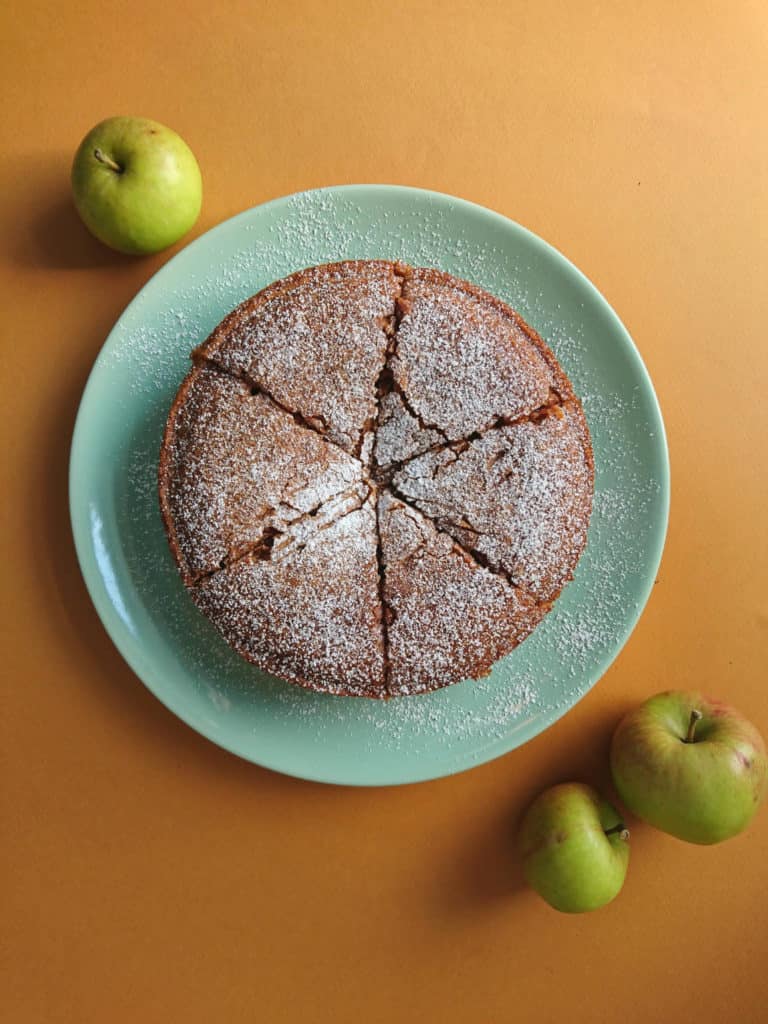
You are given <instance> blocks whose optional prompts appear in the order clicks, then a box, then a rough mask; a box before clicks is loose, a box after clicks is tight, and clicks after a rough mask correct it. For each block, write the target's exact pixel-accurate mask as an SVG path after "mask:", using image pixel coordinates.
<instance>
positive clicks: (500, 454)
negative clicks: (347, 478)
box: [394, 405, 593, 601]
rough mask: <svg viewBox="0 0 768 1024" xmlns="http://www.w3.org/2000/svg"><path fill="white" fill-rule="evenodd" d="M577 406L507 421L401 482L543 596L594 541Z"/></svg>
mask: <svg viewBox="0 0 768 1024" xmlns="http://www.w3.org/2000/svg"><path fill="white" fill-rule="evenodd" d="M587 444H588V441H587V439H586V435H585V429H584V420H583V416H582V414H581V410H580V409H579V408H578V406H575V405H571V406H565V407H562V408H560V407H556V408H555V409H554V410H553V411H552V413H550V414H549V415H547V416H546V417H545V418H544V419H543V420H541V421H540V422H530V421H527V422H523V423H517V424H515V425H511V426H506V425H502V426H500V427H498V428H496V429H492V430H489V431H487V433H485V434H483V435H482V436H481V437H479V438H477V439H476V440H474V441H473V442H472V443H471V444H470V445H469V446H468V447H467V448H466V449H464V450H459V451H456V450H454V449H453V448H444V449H442V450H439V451H437V452H430V453H427V454H425V455H422V456H420V457H419V458H417V459H414V460H412V461H411V462H409V463H408V464H407V465H406V466H404V467H403V469H402V470H400V472H398V473H397V474H395V477H394V484H395V486H396V487H397V489H398V493H401V494H403V495H405V496H407V497H408V498H410V499H412V500H413V501H415V502H416V504H417V505H418V506H419V508H420V509H421V510H422V511H423V512H425V513H426V514H427V515H429V516H431V517H432V518H433V519H435V521H436V522H437V523H438V524H439V525H440V526H441V527H442V528H444V529H446V530H448V532H449V533H451V534H452V535H453V536H454V537H455V538H456V540H458V541H459V542H460V543H462V544H463V545H465V546H466V547H467V548H468V549H470V550H474V551H477V552H479V553H481V554H482V555H484V556H485V557H486V558H487V559H488V561H489V563H490V564H491V565H492V566H493V567H494V568H496V569H500V570H503V571H504V572H505V573H507V574H508V575H509V577H510V578H511V579H512V580H513V581H514V582H515V583H516V584H517V585H518V586H521V587H524V588H525V589H526V590H527V591H529V592H530V593H532V594H534V595H535V597H536V599H537V600H539V601H551V600H553V599H554V598H555V597H556V596H557V594H558V593H559V592H560V590H561V588H562V587H563V584H564V583H566V582H567V581H568V580H569V579H570V578H571V576H572V574H573V571H574V569H575V567H576V562H577V561H578V558H579V556H580V555H581V552H582V550H583V548H584V544H585V542H586V532H587V526H588V525H589V516H590V511H591V505H592V489H593V474H592V465H591V460H590V459H589V458H588V454H587V451H588V449H586V448H585V445H587Z"/></svg>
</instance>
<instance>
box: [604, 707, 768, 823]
mask: <svg viewBox="0 0 768 1024" xmlns="http://www.w3.org/2000/svg"><path fill="white" fill-rule="evenodd" d="M611 772H612V774H613V781H614V785H615V786H616V791H617V793H618V794H619V796H620V797H621V800H622V801H623V803H624V804H625V805H626V806H627V807H628V808H629V810H630V811H632V813H633V814H636V815H637V817H638V818H642V819H643V821H647V822H648V823H649V824H650V825H654V826H655V827H656V828H658V829H661V830H662V831H663V832H669V833H670V835H673V836H677V838H678V839H685V840H687V842H689V843H719V842H721V840H723V839H730V837H731V836H735V835H738V833H739V832H742V831H743V830H744V829H745V828H746V827H747V825H748V824H749V822H750V821H751V820H752V817H753V816H754V814H755V811H756V810H757V808H758V806H759V805H760V801H761V800H762V799H763V796H764V795H765V791H766V783H767V782H768V756H766V749H765V744H764V743H763V740H762V737H761V736H760V733H759V732H758V731H757V729H756V728H755V727H754V726H753V725H752V724H751V723H750V722H749V721H747V719H746V718H744V717H743V716H742V715H741V714H740V713H739V712H738V711H736V709H735V708H732V707H729V706H728V705H727V704H723V703H722V702H721V701H717V700H713V699H711V698H709V697H704V696H703V695H702V694H700V693H683V692H680V691H675V690H670V691H668V692H666V693H659V694H657V695H656V696H655V697H651V698H650V699H649V700H647V701H645V703H644V704H641V705H640V707H638V708H635V710H634V711H630V712H629V714H627V715H625V716H624V718H623V719H622V720H621V721H620V722H619V724H618V726H617V728H616V731H615V732H614V734H613V740H612V742H611Z"/></svg>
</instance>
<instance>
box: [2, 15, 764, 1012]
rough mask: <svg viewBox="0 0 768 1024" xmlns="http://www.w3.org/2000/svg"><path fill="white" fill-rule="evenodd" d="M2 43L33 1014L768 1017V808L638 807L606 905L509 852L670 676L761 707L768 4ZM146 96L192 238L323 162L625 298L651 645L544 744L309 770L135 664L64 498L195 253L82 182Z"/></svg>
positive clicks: (31, 18)
mask: <svg viewBox="0 0 768 1024" xmlns="http://www.w3.org/2000/svg"><path fill="white" fill-rule="evenodd" d="M0 38H2V40H3V57H4V59H3V62H2V67H1V68H0V84H1V85H2V96H3V122H4V123H3V132H2V141H1V142H0V146H2V157H3V159H2V161H0V173H2V189H1V190H0V206H1V207H2V236H1V240H0V245H1V246H2V260H3V264H2V288H3V303H2V308H3V349H4V354H3V366H4V379H5V385H4V387H3V401H2V405H1V407H0V415H2V419H3V425H2V439H3V444H2V472H3V478H2V504H1V506H0V515H1V516H2V528H1V529H0V537H2V542H3V556H2V570H3V571H2V575H1V576H0V587H1V588H2V629H3V636H4V639H3V668H4V671H3V679H4V685H3V698H2V753H3V772H2V774H3V782H2V817H3V832H4V835H3V841H2V852H1V856H2V864H1V865H0V879H2V882H1V883H0V884H1V885H2V890H3V911H2V915H3V929H2V931H3V933H4V938H3V943H4V945H5V949H4V954H5V955H4V959H3V964H4V967H3V982H2V987H3V990H4V996H3V997H2V1000H1V1001H2V1004H3V1005H4V1007H5V1009H4V1010H3V1011H2V1016H3V1019H4V1020H7V1021H8V1022H9V1024H28V1022H29V1024H31V1022H45V1024H48V1022H59V1021H62V1022H73V1024H74V1022H76V1024H84V1022H103V1021H109V1022H111V1024H119V1022H123V1021H125V1022H136V1021H142V1022H155V1021H158V1022H159V1021H163V1022H165V1021H185V1022H190V1024H191V1022H209V1021H226V1022H241V1021H243V1022H245V1021H248V1022H250V1021H264V1022H283V1021H286V1022H293V1021H297V1022H303V1024H309V1022H331V1021H333V1022H352V1021H366V1022H370V1024H377V1022H384V1021H386V1022H389V1021H397V1022H403V1024H410V1022H416V1021H440V1022H442V1024H450V1022H467V1021H472V1022H481V1024H485V1022H496V1021H505V1022H506V1021H518V1020H519V1021H534V1022H538V1021H557V1022H561V1021H564V1020H565V1021H575V1022H582V1021H583V1022H589V1024H592V1022H598V1021H613V1020H620V1021H622V1022H623V1024H634V1022H646V1021H654V1022H655V1021H660V1022H664V1024H666V1022H672V1021H674V1022H683V1024H685V1022H688V1021H696V1022H697V1024H710V1022H712V1024H715V1022H721V1021H739V1022H743V1024H748V1022H758V1021H764V1020H766V1019H767V1017H766V1014H768V1010H766V1004H768V971H767V970H766V967H765V954H766V951H767V950H768V901H767V900H766V865H767V864H768V810H766V809H763V813H762V814H761V815H760V816H758V818H757V820H756V821H755V823H754V824H753V826H752V827H751V828H750V830H749V831H748V832H746V833H745V834H744V835H742V836H740V837H738V838H737V839H734V840H731V841H729V842H727V843H725V844H723V845H722V846H718V847H712V848H703V847H694V846H688V845H686V844H683V843H681V842H678V841H676V840H674V839H672V838H670V837H667V836H664V835H662V834H660V833H658V832H655V831H653V830H652V829H651V828H649V827H647V826H644V825H642V824H640V823H637V822H631V824H632V861H631V865H630V872H629V876H628V879H627V883H626V886H625V888H624V891H623V893H622V894H621V896H620V897H619V898H618V899H617V900H616V902H615V903H613V904H612V905H611V906H609V907H607V908H605V909H604V910H602V911H599V912H597V913H594V914H591V915H584V916H575V917H571V916H565V915H558V914H557V913H555V912H554V911H552V910H550V909H549V908H548V907H547V906H545V905H544V904H543V903H542V902H541V901H540V899H539V898H538V897H537V896H536V895H535V894H534V893H532V892H531V891H529V890H527V889H526V888H525V887H524V886H523V883H522V880H521V875H520V866H519V863H518V861H517V859H516V856H515V853H514V849H513V845H512V835H513V832H514V824H515V821H516V820H517V818H518V816H519V814H520V813H521V811H522V809H523V808H524V807H525V805H526V802H527V801H528V800H529V799H530V798H531V797H532V796H533V795H534V794H535V793H536V792H537V791H539V790H540V789H542V788H543V787H545V786H546V785H548V784H550V783H552V782H555V781H561V780H568V779H583V780H586V781H590V782H592V783H594V784H596V785H598V786H600V787H603V788H607V787H608V785H609V779H608V770H607V758H606V751H607V744H608V740H609V737H610V733H611V730H612V728H613V726H614V724H615V722H616V721H617V719H618V717H619V716H620V714H621V713H622V712H623V711H624V710H625V709H626V708H628V707H630V706H632V705H633V704H635V703H636V702H638V701H640V700H642V699H643V698H645V697H646V696H648V695H650V694H651V693H653V692H655V691H657V690H660V689H664V688H667V687H670V686H678V687H683V688H692V687H701V688H703V689H704V690H706V691H710V692H712V693H713V694H715V695H719V696H721V697H723V698H725V699H728V700H730V701H731V702H732V703H734V704H735V705H736V706H737V707H740V708H741V709H742V710H743V711H744V712H745V713H746V714H747V715H748V716H749V717H750V718H751V719H752V720H753V721H754V722H755V723H756V724H757V725H758V726H759V727H760V728H761V729H762V730H763V732H764V733H768V678H767V674H766V668H765V654H766V640H767V639H768V596H767V595H766V587H765V577H766V570H767V569H768V548H767V542H766V525H765V516H766V498H767V497H768V483H767V481H768V465H767V464H766V462H767V459H766V440H765V439H766V435H767V434H768V405H767V404H766V402H765V400H764V390H765V382H766V373H767V371H768V341H767V330H766V324H768V287H766V257H767V256H768V122H767V121H766V109H768V8H767V7H766V5H765V4H764V3H763V2H762V0H752V2H750V0H741V2H738V3H734V4H725V3H720V4H718V3H698V2H696V3H694V2H693V0H683V2H682V3H679V4H668V3H661V2H648V3H642V4H637V5H631V6H630V5H624V4H612V3H606V2H578V0H577V2H575V3H566V2H554V0H542V2H539V3H536V4H528V3H510V2H508V0H507V2H503V3H502V2H499V3H495V2H493V3H483V2H476V3H472V4H470V3H463V2H462V3H458V2H457V3H451V2H447V3H446V2H443V3H418V2H412V3H402V2H400V0H392V2H390V3H387V4H373V3H366V2H358V3H353V2H347V0H343V2H336V0H328V3H326V4H316V3H309V2H290V0H288V2H283V3H277V2H274V3H266V2H254V3H246V2H245V0H242V2H235V0H224V2H220V3H218V4H210V3H201V2H199V0H190V2H188V3H185V4H179V3H168V4H155V3H149V2H147V0H134V2H132V3H130V4H116V3H109V2H108V3H104V2H103V0H100V2H96V0H80V2H77V3H72V4H62V3H54V2H52V0H48V2H43V0H31V2H27V3H25V4H23V5H22V4H21V3H13V2H11V3H8V4H5V5H3V10H2V13H0ZM116 113H127V114H140V115H145V116H150V117H154V118H156V119H158V120H160V121H163V122H165V123H167V124H169V125H171V126H172V127H174V128H176V129H177V130H178V131H179V132H180V133H181V134H182V135H183V136H184V137H185V138H186V139H187V140H188V142H189V143H190V145H191V146H192V148H193V150H194V151H195V153H196V154H197V156H198V158H199V161H200V164H201V166H202V169H203V173H204V178H205V188H206V192H205V199H204V207H203V212H202V216H201V218H200V221H199V223H198V224H197V226H196V227H195V229H194V232H193V234H194V235H196V234H199V233H201V232H203V231H205V230H206V229H207V228H209V227H211V226H212V225H214V224H216V223H218V222H219V221H221V220H223V219H224V218H226V217H229V216H230V215H232V214H234V213H236V212H238V211H240V210H242V209H244V208H247V207H249V206H252V205H254V204H257V203H260V202H262V201H264V200H267V199H270V198H272V197H274V196H278V195H282V194H287V193H290V192H294V191H296V190H299V189H305V188H312V187H315V186H321V185H329V184H340V183H346V182H389V183H396V184H408V185H415V186H421V187H425V188H431V189H436V190H439V191H443V192H448V193H453V194H455V195H458V196H462V197H465V198H467V199H470V200H474V201H475V202H478V203H481V204H483V205H486V206H489V207H491V208H493V209H495V210H498V211H500V212H502V213H504V214H506V215H508V216H510V217H512V218H513V219H515V220H517V221H519V222H521V223H523V224H525V225H526V226H527V227H529V228H531V229H532V230H533V231H535V232H537V233H538V234H540V235H542V236H543V237H544V238H546V239H547V240H548V241H550V242H551V243H553V244H554V245H555V246H557V247H558V248H559V249H560V250H561V251H563V252H564V253H566V254H567V255H568V256H569V257H570V258H571V259H572V260H573V261H574V262H575V263H576V264H577V265H578V266H579V267H580V268H581V269H583V270H584V271H585V273H586V274H587V275H588V276H589V277H590V278H591V279H592V280H593V281H594V282H595V283H596V284H597V285H598V287H599V288H600V289H601V290H602V291H603V293H604V294H605V295H606V297H607V298H608V300H609V301H610V302H611V303H612V304H613V306H614V307H615V308H616V310H617V311H618V312H619V315H620V316H621V317H622V318H623V320H624V321H625V323H626V324H627V326H628V327H629V330H630V332H631V333H632V335H633V337H634V339H635V341H636V343H637V345H638V347H639V348H640V350H641V352H642V354H643V357H644V359H645V361H646V363H647V365H648V368H649V370H650V373H651V376H652V378H653V380H654V382H655V385H656V388H657V392H658V395H659V399H660V402H661V405H662V409H663V411H664V414H665V418H666V424H667V428H668V434H669V442H670V450H671V460H672V480H673V492H672V513H671V523H670V529H669V535H668V540H667V546H666V551H665V554H664V558H663V561H662V565H661V569H660V572H659V577H658V582H657V585H656V587H655V588H654V591H653V595H652V597H651V600H650V602H649V604H648V607H647V609H646V611H645V613H644V615H643V617H642V619H641V621H640V623H639V625H638V627H637V629H636V630H635V632H634V633H633V635H632V637H631V639H630V640H629V642H628V644H627V645H626V647H625V649H624V651H623V652H622V653H621V655H620V657H619V658H618V660H617V661H616V662H615V664H614V665H613V666H612V668H611V669H610V670H609V672H608V673H607V674H606V675H605V677H604V678H603V679H602V680H601V681H600V682H599V684H598V685H597V686H596V687H595V688H594V689H593V691H592V692H591V693H590V694H589V695H588V696H587V697H586V698H585V699H584V700H583V701H582V702H581V703H580V704H579V705H578V706H577V707H576V708H575V709H574V710H573V711H571V712H570V713H569V714H568V715H566V716H565V717H564V718H563V719H562V720H561V721H560V722H558V723H557V724H556V725H555V726H554V727H552V728H551V729H549V730H548V731H546V732H545V733H544V734H543V735H541V736H539V737H538V738H537V739H535V740H534V741H532V742H530V743H528V744H527V745H526V746H524V747H523V748H521V749H519V750H517V751H515V752H513V753H511V754H509V755H507V756H506V757H503V758H501V759H500V760H498V761H496V762H494V763H491V764H487V765H484V766H482V767H479V768H476V769H475V770H473V771H470V772H466V773H464V774H461V775H458V776H456V777H453V778H446V779H442V780H439V781H435V782H431V783H424V784H420V785H415V786H406V787H402V788H389V789H379V790H355V789H344V788H334V787H330V786H321V785H314V784H310V783H304V782H300V781H295V780H292V779H289V778H285V777H282V776H279V775H276V774H272V773H270V772H268V771H265V770H262V769H260V768H257V767H255V766H253V765H250V764H247V763H245V762H243V761H240V760H238V759H236V758H235V757H232V756H230V755H228V754H226V753H224V752H223V751H221V750H219V749H218V748H216V747H215V746H213V745H212V744H210V743H209V742H207V741H206V740H204V739H202V738H200V737H199V736H197V735H196V734H195V733H193V732H192V731H191V730H189V729H188V728H187V727H186V726H184V725H182V724H181V723H180V722H178V721H177V720H176V719H175V718H174V717H173V716H172V715H171V714H170V713H169V712H167V711H166V710H165V709H164V708H163V707H162V706H161V705H160V704H159V703H158V702H157V701H156V700H155V698H154V697H152V696H151V695H150V693H149V692H148V691H147V690H146V689H145V688H144V687H143V686H142V684H141V683H140V682H139V680H138V679H137V678H136V677H135V676H134V675H133V674H132V673H131V671H130V670H129V669H128V668H127V666H126V665H125V664H124V663H123V662H122V660H121V658H120V657H119V655H118V654H117V652H116V651H115V649H114V648H113V646H112V644H111V643H110V641H109V640H108V638H107V636H106V634H105V632H104V630H103V629H102V627H101V625H100V622H99V620H98V618H97V616H96V614H95V612H94V610H93V608H92V606H91V603H90V601H89V598H88V595H87V593H86V590H85V587H84V585H83V582H82V580H81V577H80V574H79V571H78V566H77V562H76V559H75V555H74V550H73V545H72V540H71V535H70V528H69V521H68V513H67V504H66V498H67V494H66V487H67V461H68V451H69V442H70V437H71V431H72V425H73V421H74V416H75V412H76V408H77V404H78V401H79V398H80V394H81V391H82V388H83V385H84V383H85V380H86V377H87V374H88V371H89V369H90V366H91V364H92V362H93V360H94V358H95V356H96V354H97V352H98V351H99V347H100V346H101V344H102V342H103V340H104V338H105V336H106V334H107V332H108V330H109V328H110V327H111V325H112V323H113V322H114V320H115V319H116V318H117V316H118V315H119V313H120V312H121V310H122V309H123V308H124V306H125V305H126V303H127V302H128V301H129V300H130V299H131V297H132V296H133V295H134V294H135V292H136V291H137V290H138V288H139V287H140V286H141V285H143V284H144V283H145V282H146V281H147V280H148V279H149V277H150V276H151V275H152V274H153V273H154V272H155V271H156V270H157V269H158V268H159V267H160V266H162V265H163V263H164V262H165V261H166V260H167V259H168V258H169V256H170V255H171V252H166V253H162V254H160V255H158V256H156V257H153V258H147V259H133V258H128V257H122V256H119V255H117V254H114V253H111V252H110V251H109V250H107V249H105V248H104V247H102V246H101V245H99V244H98V243H97V242H95V241H94V240H93V239H91V238H90V236H89V235H88V234H87V233H86V232H85V229H84V228H82V226H81V225H80V223H79V221H78V220H77V218H76V215H75V214H74V212H73V209H72V207H71V202H70V197H69V183H68V174H69V165H70V161H71V158H72V154H73V152H74V149H75V147H76V146H77V143H78V142H79V141H80V138H81V137H82V136H83V135H84V133H85V132H86V131H87V130H88V129H89V128H90V127H91V126H92V124H94V123H95V122H96V121H98V120H100V119H101V118H103V117H106V116H109V115H111V114H116Z"/></svg>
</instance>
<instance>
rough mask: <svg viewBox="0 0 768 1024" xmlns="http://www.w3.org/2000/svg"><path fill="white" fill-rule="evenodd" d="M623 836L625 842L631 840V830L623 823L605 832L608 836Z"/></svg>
mask: <svg viewBox="0 0 768 1024" xmlns="http://www.w3.org/2000/svg"><path fill="white" fill-rule="evenodd" d="M617 832H618V834H619V835H620V836H621V838H622V839H624V840H625V841H626V840H627V839H629V829H628V828H627V827H626V825H625V824H624V822H623V821H620V822H619V824H618V825H613V826H611V828H607V829H606V830H605V834H606V835H607V836H615V835H616V833H617Z"/></svg>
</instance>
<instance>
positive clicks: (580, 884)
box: [518, 782, 629, 914]
mask: <svg viewBox="0 0 768 1024" xmlns="http://www.w3.org/2000/svg"><path fill="white" fill-rule="evenodd" d="M518 842H519V847H520V853H521V856H522V859H523V872H524V874H525V878H526V880H527V882H528V884H529V885H530V886H531V888H533V889H535V890H536V892H538V893H539V895H541V896H542V897H543V898H544V899H545V900H546V901H547V903H549V905H550V906H551V907H554V908H555V910H562V911H564V912H565V913H569V914H577V913H581V912H582V911H585V910H597V909H598V907H603V906H605V904H606V903H610V902H611V900H612V899H614V898H615V897H616V896H617V895H618V894H619V892H620V891H621V887H622V886H623V885H624V878H625V877H626V874H627V865H628V864H629V832H628V831H627V829H626V828H625V827H624V824H623V823H622V821H621V818H620V817H619V815H618V814H617V813H616V810H615V809H614V808H613V807H612V806H611V805H610V804H609V803H608V801H607V800H604V799H603V798H602V797H601V796H600V794H599V793H596V792H595V790H594V789H592V788H591V787H590V786H585V785H583V784H582V783H579V782H567V783H563V784H561V785H559V786H552V787H551V788H550V789H546V790H544V792H543V793H540V794H539V796H537V797H536V799H535V800H534V801H533V803H532V804H531V806H530V807H529V808H528V810H527V811H526V812H525V815H524V816H523V820H522V822H521V824H520V832H519V835H518Z"/></svg>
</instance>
